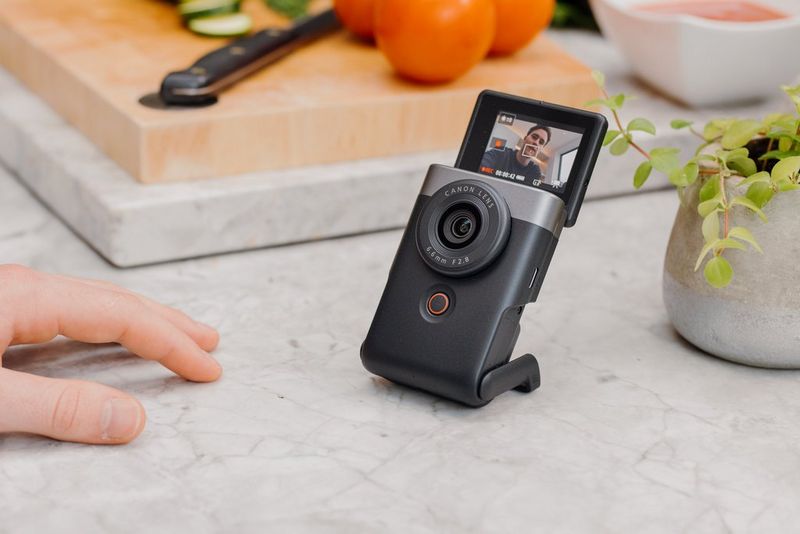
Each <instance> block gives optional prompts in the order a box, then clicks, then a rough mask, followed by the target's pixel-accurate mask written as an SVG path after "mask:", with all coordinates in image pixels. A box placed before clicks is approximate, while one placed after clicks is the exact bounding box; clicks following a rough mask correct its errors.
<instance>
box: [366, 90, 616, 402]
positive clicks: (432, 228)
mask: <svg viewBox="0 0 800 534" xmlns="http://www.w3.org/2000/svg"><path fill="white" fill-rule="evenodd" d="M511 104H514V105H516V106H517V107H520V106H521V107H522V108H523V111H526V110H527V111H528V112H529V114H530V111H531V107H533V108H534V109H532V111H533V112H536V114H537V117H538V116H539V115H541V114H542V107H543V106H544V107H546V108H547V109H549V110H551V111H552V110H553V109H556V110H557V111H559V112H560V113H562V114H563V113H564V110H565V109H566V108H560V107H557V106H552V105H549V104H543V103H541V102H536V101H529V100H526V99H520V98H518V97H512V96H510V95H502V94H499V93H492V92H484V93H483V94H482V95H481V97H480V98H479V100H478V105H477V106H476V112H475V114H473V119H472V122H471V126H470V128H469V130H468V133H467V138H466V139H465V142H464V145H462V153H461V154H460V155H459V160H458V161H459V163H461V164H463V165H464V166H472V167H473V168H474V167H477V168H478V169H480V172H474V171H472V170H468V169H464V168H453V167H448V166H443V165H432V166H431V167H430V168H429V170H428V173H427V176H426V178H425V181H424V183H423V185H422V189H421V191H420V194H419V196H418V197H417V200H416V203H415V205H414V208H413V211H412V213H411V217H410V220H409V223H408V225H407V227H406V229H405V232H404V233H403V237H402V240H401V242H400V246H399V249H398V251H397V255H396V256H395V260H394V263H393V264H392V267H391V270H390V272H389V277H388V281H387V283H386V288H385V290H384V292H383V295H382V297H381V300H380V303H379V304H378V308H377V310H376V312H375V317H374V319H373V322H372V325H371V327H370V329H369V332H368V334H367V337H366V339H365V341H364V343H363V345H362V347H361V359H362V362H363V364H364V366H365V367H366V368H367V370H369V371H371V372H373V373H375V374H378V375H380V376H383V377H385V378H387V379H389V380H391V381H393V382H397V383H399V384H403V385H407V386H410V387H414V388H418V389H422V390H425V391H428V392H431V393H435V394H437V395H440V396H443V397H446V398H449V399H452V400H455V401H458V402H461V403H464V404H467V405H469V406H475V407H477V406H483V405H485V404H486V403H488V402H489V401H491V400H492V398H494V397H495V396H496V395H498V394H500V393H502V392H503V391H506V390H508V389H520V390H523V391H531V390H533V389H535V388H536V387H538V385H539V369H538V363H537V362H536V359H535V358H534V357H533V356H532V355H530V354H526V355H525V356H522V357H520V358H516V359H514V360H511V353H512V351H513V349H514V345H515V344H516V341H517V338H518V336H519V332H520V326H519V322H520V317H521V315H522V312H523V309H524V307H525V306H526V305H527V304H528V303H530V302H533V301H535V300H536V298H537V296H538V294H539V290H540V289H541V286H542V282H543V281H544V278H545V274H546V272H547V269H548V267H549V265H550V261H551V259H552V257H553V252H554V251H555V248H556V245H557V243H558V239H559V236H560V234H561V230H562V228H563V227H564V226H565V225H568V224H569V223H570V222H571V223H572V224H574V220H575V218H576V217H577V213H578V209H579V207H580V203H581V201H582V199H583V194H584V193H585V186H586V184H587V183H588V176H589V175H590V173H591V168H592V167H593V165H594V160H595V159H596V157H597V152H598V151H599V146H600V141H601V140H602V137H603V134H604V133H605V119H602V120H599V119H597V118H596V117H592V121H590V122H591V124H594V125H596V127H594V128H590V130H591V131H589V132H588V136H587V132H586V131H584V130H581V133H580V134H578V133H577V132H575V133H570V132H569V131H567V130H564V132H565V133H564V134H563V135H560V134H556V137H555V139H556V140H560V141H563V146H564V147H568V145H569V147H568V150H569V151H570V152H576V151H577V150H578V149H577V148H574V147H572V145H577V143H578V142H582V143H585V144H586V145H582V146H584V148H585V146H587V145H588V146H590V147H591V148H592V150H591V151H590V153H589V157H588V158H583V159H582V160H581V161H578V162H576V161H575V157H574V154H573V155H572V156H570V157H569V162H570V169H566V170H565V169H564V166H565V163H564V162H565V161H567V160H565V159H564V158H563V157H562V160H560V161H561V163H560V164H558V165H557V164H556V163H555V159H554V156H553V153H552V152H551V153H550V155H549V165H548V166H547V167H546V169H547V173H544V172H543V171H542V170H541V168H539V169H538V170H535V169H533V166H532V165H531V164H530V161H531V157H534V158H535V156H530V157H529V156H525V155H523V156H520V160H521V161H523V162H525V161H527V162H528V164H527V166H524V167H520V166H521V164H519V165H517V164H514V163H513V161H512V163H510V164H508V165H510V166H514V165H516V167H514V168H515V169H516V170H519V169H517V167H520V168H522V169H523V170H525V169H527V170H526V171H525V172H526V173H528V174H529V175H530V176H534V175H535V176H538V177H539V178H536V179H533V180H530V181H529V180H528V178H530V176H528V175H525V176H523V175H522V173H520V176H521V178H517V177H516V175H515V176H513V177H512V176H511V174H509V173H508V172H507V171H505V170H502V169H499V168H498V169H494V168H490V167H488V166H486V165H476V163H479V161H478V160H480V157H481V155H484V162H486V161H489V162H490V161H494V160H497V159H498V158H499V157H506V158H507V159H508V158H510V157H512V156H513V157H517V155H518V152H519V151H521V150H523V149H522V148H519V149H515V151H514V153H513V154H512V153H505V150H506V148H504V149H503V151H499V152H498V153H493V152H492V153H490V151H491V149H490V151H484V150H483V147H486V146H487V139H486V138H487V137H488V136H489V134H490V133H497V132H500V134H498V135H501V134H502V129H498V128H500V126H495V124H496V125H500V124H501V122H502V120H505V123H506V124H508V123H509V121H510V119H508V118H507V117H506V118H505V119H503V117H502V114H503V113H505V114H506V115H508V114H509V113H508V112H507V111H503V110H507V109H509V106H511ZM498 110H500V111H498ZM570 113H577V114H579V115H580V116H584V115H585V114H586V113H587V112H582V111H578V110H570ZM591 115H592V116H593V115H594V114H591ZM515 116H516V115H515ZM487 117H490V118H491V119H492V123H494V124H492V125H490V126H491V127H489V128H488V129H487V128H486V125H485V124H484V125H483V126H481V124H482V121H481V119H483V120H484V122H485V121H486V118H487ZM501 119H502V120H501ZM511 122H513V121H511ZM519 122H520V124H518V128H517V130H518V131H517V133H516V134H514V133H506V134H503V135H507V136H508V137H519V139H520V140H521V141H525V142H527V141H531V144H535V143H536V142H537V141H538V142H539V143H543V141H542V139H543V138H544V137H545V133H547V132H546V131H545V130H546V129H545V128H544V127H543V126H539V125H537V124H534V127H533V128H531V129H530V130H528V126H529V124H533V123H530V121H527V122H526V121H519ZM551 122H552V119H551ZM559 124H560V123H559ZM522 126H524V127H522ZM534 130H535V131H534ZM525 131H527V132H528V133H527V135H525V136H524V137H523V135H524V133H525ZM537 131H538V132H539V133H540V134H541V135H539V136H538V137H537V135H536V132H537ZM568 134H569V135H568ZM570 135H572V137H570ZM598 136H599V137H598ZM553 137H554V134H553V131H552V130H550V131H549V136H548V138H547V141H551V140H552V139H553ZM562 138H563V139H562ZM502 141H505V139H503V140H502ZM570 143H571V144H570ZM517 144H518V145H519V144H520V143H517ZM545 144H546V143H545ZM543 146H544V145H543ZM474 147H480V148H478V151H477V156H478V157H477V159H476V157H475V156H476V153H471V152H470V151H472V152H476V149H475V148H474ZM540 149H541V147H534V148H530V149H529V148H528V147H527V146H526V147H525V150H526V151H527V152H528V153H532V154H535V155H538V156H540V157H541V158H542V159H543V158H544V157H545V155H546V154H544V153H542V152H541V150H540ZM508 150H510V149H508ZM563 152H564V153H565V154H567V153H568V152H567V148H564V149H563ZM491 158H494V160H492V159H491ZM536 161H540V160H538V159H537V160H536ZM552 166H559V168H560V170H561V171H565V172H562V175H563V176H566V175H567V174H569V175H570V176H571V177H570V180H572V183H571V184H570V185H571V186H572V187H571V188H569V189H568V188H566V187H563V188H562V189H563V190H564V191H562V193H563V194H562V195H559V194H557V193H558V192H559V190H558V188H557V187H548V186H547V184H544V186H543V187H540V186H541V185H542V183H539V184H536V182H535V181H534V180H539V179H541V180H540V181H541V182H543V181H546V180H548V179H549V180H550V183H551V184H554V185H558V183H557V180H556V179H555V178H554V176H555V172H556V171H555V169H552V168H551V167H552ZM488 171H491V173H490V172H488ZM528 182H530V183H528ZM548 189H551V190H548ZM571 197H574V198H575V199H577V202H575V203H571V202H570V198H571ZM571 206H572V211H570V207H571ZM570 215H572V219H570Z"/></svg>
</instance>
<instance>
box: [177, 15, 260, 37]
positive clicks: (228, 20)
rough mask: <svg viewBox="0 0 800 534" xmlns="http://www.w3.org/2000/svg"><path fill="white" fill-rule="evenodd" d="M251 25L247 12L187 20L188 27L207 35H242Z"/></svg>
mask: <svg viewBox="0 0 800 534" xmlns="http://www.w3.org/2000/svg"><path fill="white" fill-rule="evenodd" d="M252 27H253V21H252V19H251V18H250V15H248V14H247V13H232V14H229V15H216V16H213V17H203V18H196V19H192V20H190V21H189V29H190V30H192V31H193V32H195V33H197V34H200V35H207V36H209V37H235V36H238V35H244V34H246V33H247V32H249V31H250V28H252Z"/></svg>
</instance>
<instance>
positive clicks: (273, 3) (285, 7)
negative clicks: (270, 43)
mask: <svg viewBox="0 0 800 534" xmlns="http://www.w3.org/2000/svg"><path fill="white" fill-rule="evenodd" d="M264 3H265V4H267V7H269V8H270V9H272V10H273V11H275V12H276V13H279V14H281V15H283V16H285V17H289V18H291V19H296V18H298V17H302V16H304V15H306V14H308V4H309V3H310V0H264Z"/></svg>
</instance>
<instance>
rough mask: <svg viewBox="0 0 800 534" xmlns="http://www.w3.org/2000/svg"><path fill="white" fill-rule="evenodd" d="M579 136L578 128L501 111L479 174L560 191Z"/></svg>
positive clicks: (576, 151)
mask: <svg viewBox="0 0 800 534" xmlns="http://www.w3.org/2000/svg"><path fill="white" fill-rule="evenodd" d="M566 128H571V129H566ZM582 136H583V133H582V130H580V129H579V128H574V127H569V126H566V125H555V124H552V123H547V122H544V121H537V120H536V119H535V118H533V117H525V116H522V115H515V114H513V113H507V112H504V111H501V112H500V113H498V114H497V119H496V120H495V123H494V127H493V129H492V133H491V135H490V136H489V143H488V144H487V146H486V151H485V152H484V153H483V157H482V158H481V165H480V169H479V171H480V172H481V173H483V174H489V175H492V176H494V177H496V178H502V179H505V180H509V181H512V182H517V183H520V184H525V185H529V186H532V187H542V186H544V188H546V189H551V190H553V191H556V192H561V191H563V190H564V188H565V187H566V185H567V182H568V181H569V177H570V173H571V172H572V167H573V165H574V163H575V158H576V156H577V154H578V147H579V146H580V143H581V137H582Z"/></svg>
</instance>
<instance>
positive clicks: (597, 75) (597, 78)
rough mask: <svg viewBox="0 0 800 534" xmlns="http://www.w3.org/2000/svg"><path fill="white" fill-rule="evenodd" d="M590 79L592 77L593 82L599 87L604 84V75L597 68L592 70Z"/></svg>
mask: <svg viewBox="0 0 800 534" xmlns="http://www.w3.org/2000/svg"><path fill="white" fill-rule="evenodd" d="M592 79H594V83H596V84H597V86H598V87H600V88H601V89H602V88H603V87H605V86H606V75H605V74H603V73H602V72H600V71H599V70H593V71H592Z"/></svg>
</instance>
